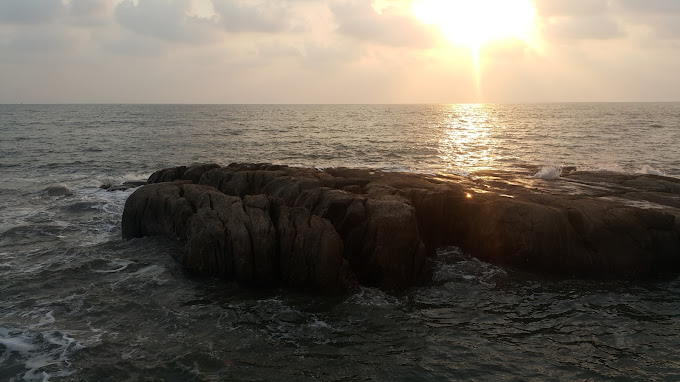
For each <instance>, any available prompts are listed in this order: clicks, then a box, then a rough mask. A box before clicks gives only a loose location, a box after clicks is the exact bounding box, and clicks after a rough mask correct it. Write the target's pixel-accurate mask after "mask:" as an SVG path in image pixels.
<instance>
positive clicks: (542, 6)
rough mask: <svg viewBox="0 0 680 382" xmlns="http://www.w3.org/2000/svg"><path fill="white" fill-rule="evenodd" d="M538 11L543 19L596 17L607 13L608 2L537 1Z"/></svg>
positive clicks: (589, 0)
mask: <svg viewBox="0 0 680 382" xmlns="http://www.w3.org/2000/svg"><path fill="white" fill-rule="evenodd" d="M535 5H536V11H537V12H538V14H539V16H541V17H556V16H595V15H603V14H605V13H606V11H607V8H608V6H609V3H608V1H607V0H536V1H535Z"/></svg>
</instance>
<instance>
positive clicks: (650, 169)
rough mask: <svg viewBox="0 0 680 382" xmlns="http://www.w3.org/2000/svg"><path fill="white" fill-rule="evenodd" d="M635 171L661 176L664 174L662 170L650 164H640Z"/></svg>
mask: <svg viewBox="0 0 680 382" xmlns="http://www.w3.org/2000/svg"><path fill="white" fill-rule="evenodd" d="M637 173H638V174H649V175H661V176H665V175H666V174H665V173H664V172H663V171H661V170H659V169H656V168H654V167H652V166H650V165H644V166H642V168H641V169H640V170H638V171H637Z"/></svg>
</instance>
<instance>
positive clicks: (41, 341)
mask: <svg viewBox="0 0 680 382" xmlns="http://www.w3.org/2000/svg"><path fill="white" fill-rule="evenodd" d="M0 344H1V345H3V346H4V348H5V351H4V353H3V354H2V355H0V363H4V362H6V361H7V360H9V359H10V357H11V356H12V354H14V355H15V356H17V358H18V360H20V362H23V363H24V366H25V368H26V369H27V371H26V372H25V373H24V374H23V376H22V378H23V380H24V381H49V379H50V377H65V376H69V375H72V374H73V373H74V372H75V371H74V370H70V369H69V367H70V366H71V363H70V362H69V361H68V356H69V355H71V354H72V353H73V352H75V351H78V350H80V349H83V348H84V347H85V346H83V345H82V344H81V343H79V342H78V341H76V340H75V339H74V338H72V337H70V336H69V335H68V334H66V333H63V332H60V331H58V330H49V331H44V332H31V331H25V332H21V333H17V332H14V333H13V332H12V331H10V330H8V329H5V328H0ZM48 367H49V368H50V372H51V374H50V373H48V372H47V371H46V368H48Z"/></svg>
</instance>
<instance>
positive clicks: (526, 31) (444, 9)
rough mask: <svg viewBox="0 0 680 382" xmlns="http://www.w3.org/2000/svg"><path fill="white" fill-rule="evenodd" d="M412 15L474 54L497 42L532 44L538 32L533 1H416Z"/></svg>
mask: <svg viewBox="0 0 680 382" xmlns="http://www.w3.org/2000/svg"><path fill="white" fill-rule="evenodd" d="M412 12H413V14H414V15H415V16H416V17H417V18H418V19H419V20H421V21H422V22H424V23H426V24H430V25H433V26H435V27H437V28H438V29H439V30H440V31H441V33H442V34H443V35H444V36H445V37H446V38H447V39H448V40H449V41H450V42H451V43H453V44H457V45H464V46H468V47H470V48H472V49H474V50H475V51H479V49H480V48H481V47H482V46H483V45H484V44H486V43H489V42H493V41H497V40H504V39H520V40H523V41H525V42H526V43H531V39H532V34H533V33H534V30H535V16H536V15H535V14H536V11H535V8H534V3H533V1H532V0H414V2H413V6H412Z"/></svg>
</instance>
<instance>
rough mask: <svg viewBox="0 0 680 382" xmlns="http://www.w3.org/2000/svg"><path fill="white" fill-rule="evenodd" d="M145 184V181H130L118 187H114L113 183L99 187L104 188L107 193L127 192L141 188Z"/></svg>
mask: <svg viewBox="0 0 680 382" xmlns="http://www.w3.org/2000/svg"><path fill="white" fill-rule="evenodd" d="M145 184H147V183H146V181H145V180H129V181H127V182H123V183H122V184H118V185H113V184H111V183H107V184H102V185H101V186H99V188H102V189H104V190H106V191H127V190H129V189H132V188H137V187H141V186H143V185H145Z"/></svg>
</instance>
